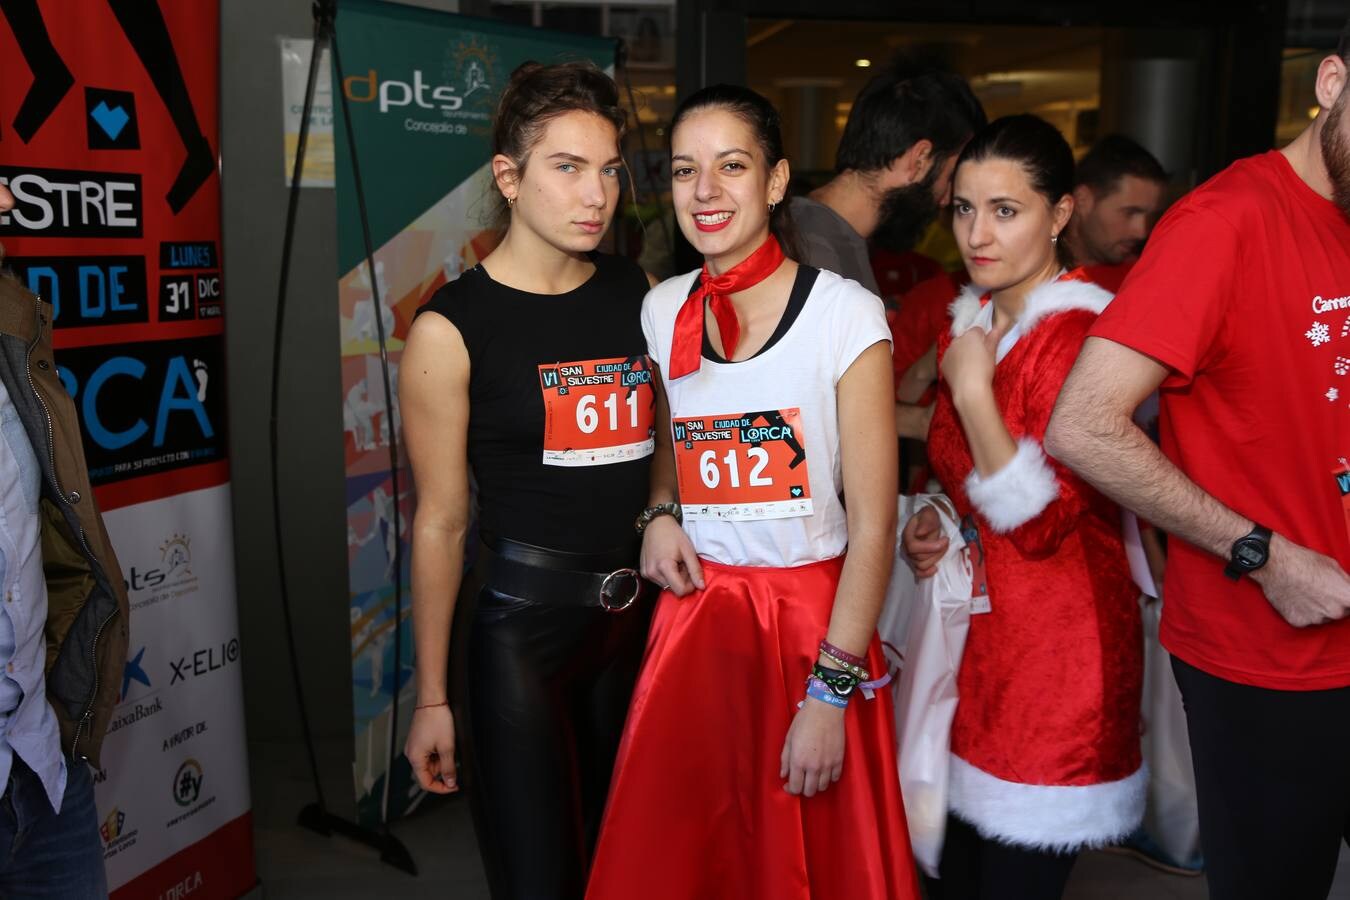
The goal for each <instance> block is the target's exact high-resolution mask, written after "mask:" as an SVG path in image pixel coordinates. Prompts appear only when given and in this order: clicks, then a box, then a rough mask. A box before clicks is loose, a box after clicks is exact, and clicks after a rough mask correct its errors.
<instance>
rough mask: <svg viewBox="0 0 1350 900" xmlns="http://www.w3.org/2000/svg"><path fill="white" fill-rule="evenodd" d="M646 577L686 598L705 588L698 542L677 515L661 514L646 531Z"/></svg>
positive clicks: (644, 541)
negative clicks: (689, 594) (690, 537)
mask: <svg viewBox="0 0 1350 900" xmlns="http://www.w3.org/2000/svg"><path fill="white" fill-rule="evenodd" d="M639 565H640V566H641V569H642V577H643V578H646V579H647V580H648V581H652V582H655V583H656V584H658V585H660V586H661V587H663V588H666V589H667V590H669V591H671V592H673V593H674V594H675V596H677V597H683V596H684V595H686V594H688V593H690V592H691V591H694V590H700V591H701V590H703V566H702V564H700V563H699V560H698V553H696V552H695V551H694V542H693V541H691V540H689V535H687V534H685V533H684V529H683V528H681V527H680V523H679V522H676V521H675V517H674V516H658V517H656V518H655V519H652V521H650V522H648V523H647V528H646V530H645V531H643V532H642V557H641V562H640V564H639Z"/></svg>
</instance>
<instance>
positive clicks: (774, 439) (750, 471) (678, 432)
mask: <svg viewBox="0 0 1350 900" xmlns="http://www.w3.org/2000/svg"><path fill="white" fill-rule="evenodd" d="M671 427H672V430H673V437H674V441H675V473H676V476H677V477H678V479H679V485H680V505H681V506H682V507H683V508H684V517H685V518H686V519H689V520H699V519H722V520H728V519H730V520H741V521H744V520H755V519H787V518H793V517H795V516H809V515H811V483H810V479H809V478H807V474H806V444H805V435H803V433H802V417H801V411H800V410H799V409H797V408H795V407H794V408H792V409H775V410H766V411H763V412H751V413H745V414H744V415H721V416H695V417H690V418H681V419H672V420H671Z"/></svg>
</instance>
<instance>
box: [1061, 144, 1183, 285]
mask: <svg viewBox="0 0 1350 900" xmlns="http://www.w3.org/2000/svg"><path fill="white" fill-rule="evenodd" d="M1166 187H1167V173H1166V172H1165V171H1164V170H1163V167H1162V163H1160V162H1158V160H1157V158H1156V157H1155V156H1154V155H1153V154H1152V153H1149V152H1148V151H1147V150H1145V149H1144V148H1143V147H1141V146H1140V145H1139V144H1138V143H1136V142H1135V141H1133V140H1131V139H1130V138H1127V137H1125V136H1124V135H1123V134H1109V135H1107V136H1106V137H1104V138H1102V139H1101V140H1099V141H1098V142H1097V143H1095V144H1093V145H1092V149H1091V150H1089V151H1088V152H1087V154H1086V155H1085V156H1084V157H1083V158H1082V159H1080V160H1079V161H1078V165H1077V166H1076V167H1075V168H1074V189H1073V218H1071V219H1070V220H1069V224H1068V226H1067V227H1066V228H1065V229H1064V234H1063V235H1061V236H1060V240H1062V241H1064V243H1065V249H1066V250H1067V251H1068V254H1069V258H1070V259H1071V260H1072V261H1073V264H1074V265H1075V266H1083V267H1084V268H1085V269H1086V271H1087V274H1088V277H1089V278H1091V279H1092V281H1093V283H1094V284H1099V285H1101V286H1102V287H1104V288H1106V289H1107V290H1108V291H1110V292H1111V293H1113V294H1114V293H1116V292H1117V291H1119V290H1120V285H1121V283H1122V282H1123V281H1124V280H1125V275H1126V274H1127V273H1128V272H1129V271H1130V267H1131V266H1132V265H1133V263H1134V260H1135V259H1137V258H1138V257H1139V251H1140V249H1142V248H1143V246H1144V240H1145V239H1146V238H1147V237H1148V232H1149V229H1150V228H1151V227H1152V225H1153V223H1154V221H1156V219H1157V217H1158V212H1159V211H1160V210H1161V209H1162V207H1163V193H1164V191H1165V190H1166Z"/></svg>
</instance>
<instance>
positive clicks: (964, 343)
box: [942, 327, 1001, 397]
mask: <svg viewBox="0 0 1350 900" xmlns="http://www.w3.org/2000/svg"><path fill="white" fill-rule="evenodd" d="M1000 337H1001V335H999V334H998V332H996V331H985V330H984V329H983V328H979V327H975V328H971V329H970V330H968V331H967V332H966V333H965V334H963V335H961V336H960V337H958V338H956V339H955V340H954V341H952V342H951V345H950V346H949V347H948V348H947V352H946V353H945V354H943V357H942V377H943V378H944V379H946V381H947V385H948V386H949V387H950V388H951V391H952V396H953V397H957V396H961V395H962V394H965V393H967V392H968V391H970V390H978V389H982V388H983V389H987V388H988V387H989V386H990V385H991V384H993V383H994V357H995V353H996V352H997V350H998V342H999V339H1000Z"/></svg>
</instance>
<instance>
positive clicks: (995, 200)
mask: <svg viewBox="0 0 1350 900" xmlns="http://www.w3.org/2000/svg"><path fill="white" fill-rule="evenodd" d="M995 203H1015V204H1017V205H1018V206H1021V205H1022V201H1021V200H1014V199H1013V198H1012V197H994V198H993V199H991V200H990V201H989V205H990V206H992V205H994V204H995Z"/></svg>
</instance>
